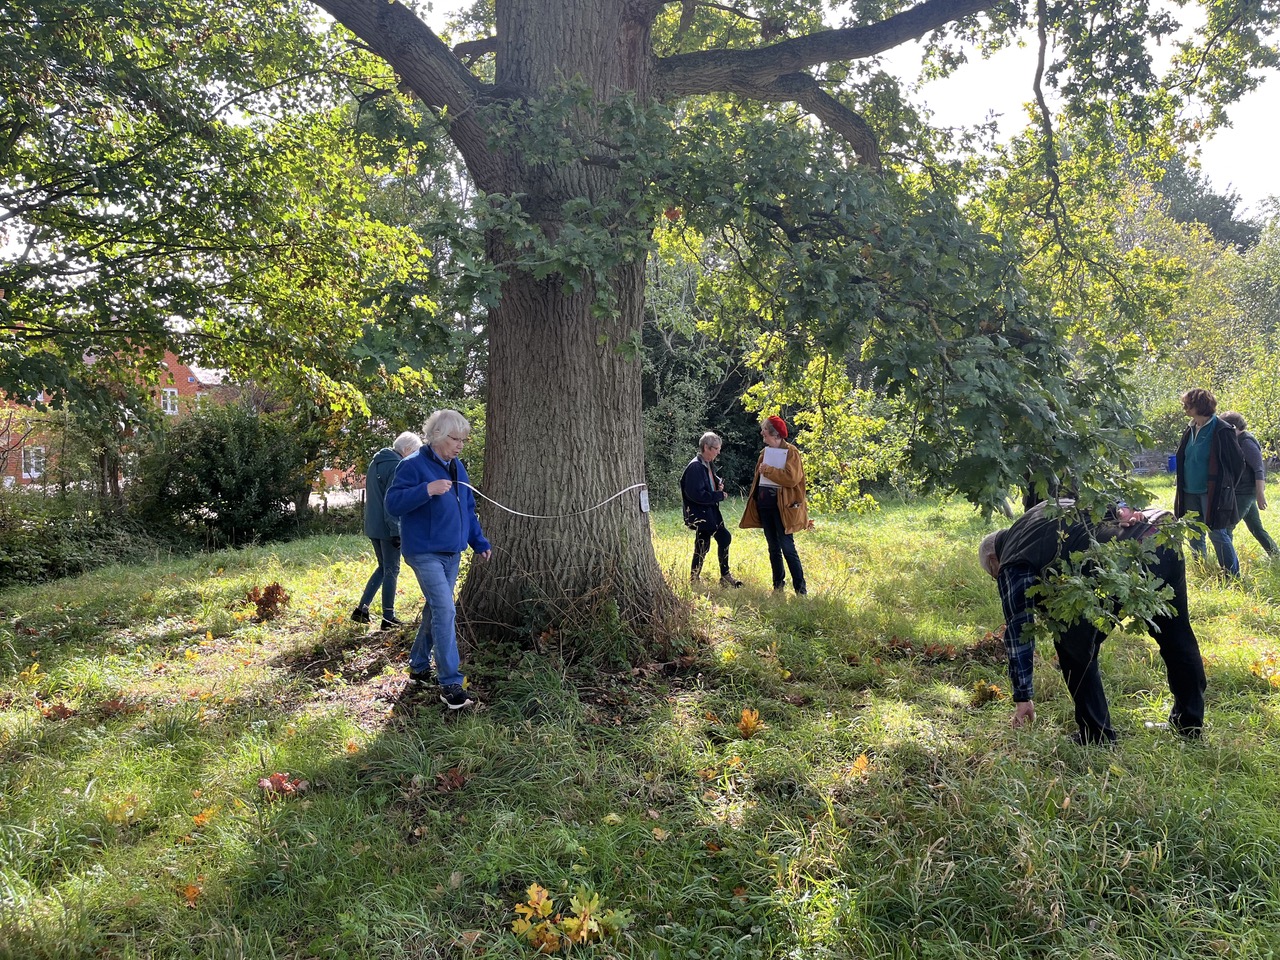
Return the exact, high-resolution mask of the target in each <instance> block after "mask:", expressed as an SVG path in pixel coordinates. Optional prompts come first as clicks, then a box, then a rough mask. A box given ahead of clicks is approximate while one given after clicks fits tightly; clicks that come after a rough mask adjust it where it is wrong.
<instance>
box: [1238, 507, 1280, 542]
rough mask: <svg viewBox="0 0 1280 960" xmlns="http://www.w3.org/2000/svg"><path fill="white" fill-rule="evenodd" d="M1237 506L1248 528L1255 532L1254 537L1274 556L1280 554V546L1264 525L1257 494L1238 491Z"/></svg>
mask: <svg viewBox="0 0 1280 960" xmlns="http://www.w3.org/2000/svg"><path fill="white" fill-rule="evenodd" d="M1236 508H1237V510H1238V511H1239V513H1240V519H1241V520H1243V521H1244V525H1245V527H1246V529H1248V531H1249V532H1250V533H1252V534H1253V539H1255V540H1257V541H1258V543H1260V544H1262V549H1263V550H1265V551H1267V553H1268V555H1270V556H1273V557H1274V556H1276V555H1278V554H1280V547H1277V546H1276V542H1275V541H1274V540H1272V539H1271V534H1269V533H1267V528H1266V527H1264V526H1263V525H1262V515H1261V514H1259V513H1258V498H1257V496H1256V495H1254V494H1239V493H1237V494H1236Z"/></svg>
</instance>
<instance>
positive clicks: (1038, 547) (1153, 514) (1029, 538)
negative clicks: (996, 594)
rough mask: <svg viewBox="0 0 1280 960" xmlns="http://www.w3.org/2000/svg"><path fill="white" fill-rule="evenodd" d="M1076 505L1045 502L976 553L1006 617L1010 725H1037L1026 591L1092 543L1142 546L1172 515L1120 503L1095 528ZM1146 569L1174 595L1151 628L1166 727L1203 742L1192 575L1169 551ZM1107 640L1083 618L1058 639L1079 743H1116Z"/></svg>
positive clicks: (1157, 552) (1160, 550) (1030, 605)
mask: <svg viewBox="0 0 1280 960" xmlns="http://www.w3.org/2000/svg"><path fill="white" fill-rule="evenodd" d="M1073 507H1074V501H1071V500H1060V501H1045V502H1042V503H1040V504H1038V505H1036V506H1035V507H1033V508H1031V509H1030V510H1028V511H1027V512H1026V513H1024V514H1023V515H1022V516H1021V517H1019V518H1018V520H1017V521H1015V522H1014V524H1013V526H1011V527H1009V528H1008V529H1006V530H1000V531H997V532H996V533H993V534H990V535H988V536H987V537H985V538H984V539H983V541H982V543H981V545H980V546H979V548H978V560H979V562H980V563H981V564H982V567H983V569H985V570H986V571H987V573H988V574H990V575H991V576H992V577H993V578H995V580H996V584H997V587H998V588H999V591H1000V603H1001V606H1002V607H1003V609H1004V616H1005V635H1004V643H1005V651H1006V653H1007V655H1008V657H1009V681H1010V683H1011V684H1012V686H1013V699H1014V713H1013V718H1012V720H1011V723H1012V725H1013V726H1015V727H1020V726H1022V725H1024V724H1026V723H1029V722H1031V721H1032V720H1034V719H1035V715H1036V711H1035V700H1034V696H1035V690H1034V684H1033V679H1032V672H1033V663H1034V655H1035V640H1034V638H1033V637H1032V636H1031V635H1030V634H1029V633H1027V632H1026V631H1027V630H1028V628H1029V627H1030V625H1031V622H1032V621H1033V619H1034V615H1035V603H1034V602H1033V601H1032V600H1031V599H1030V598H1028V597H1027V591H1028V590H1029V589H1030V588H1031V587H1032V586H1035V585H1037V584H1039V583H1040V582H1041V580H1042V579H1043V577H1044V575H1045V572H1046V571H1047V570H1048V569H1049V568H1050V567H1052V566H1053V565H1054V564H1055V563H1056V562H1057V561H1058V560H1060V559H1062V558H1065V557H1067V556H1069V555H1070V554H1072V553H1074V552H1076V551H1079V550H1084V549H1085V548H1086V547H1087V546H1088V545H1089V543H1090V542H1091V540H1093V539H1097V540H1099V541H1100V542H1101V541H1106V540H1111V539H1123V540H1128V539H1138V540H1145V539H1147V538H1148V537H1150V536H1152V535H1153V534H1154V533H1155V532H1156V524H1157V523H1158V522H1159V521H1160V520H1161V519H1163V518H1164V517H1167V516H1170V514H1169V512H1168V511H1167V510H1158V509H1156V510H1147V511H1137V510H1133V509H1131V508H1129V507H1127V506H1124V505H1119V506H1117V507H1115V508H1114V510H1113V511H1112V512H1111V515H1110V517H1109V518H1108V519H1109V522H1106V523H1103V524H1100V525H1097V526H1096V527H1095V526H1094V525H1092V524H1091V523H1090V522H1089V521H1088V518H1087V517H1085V516H1084V515H1082V514H1079V513H1077V512H1075V511H1074V509H1073ZM1150 556H1151V559H1150V560H1149V561H1148V562H1147V564H1146V566H1147V570H1148V571H1149V572H1150V573H1151V574H1152V576H1154V577H1156V578H1157V579H1158V580H1160V581H1161V582H1162V583H1164V584H1166V585H1167V586H1169V587H1170V588H1171V589H1172V591H1173V598H1172V599H1171V600H1170V606H1171V610H1170V613H1169V614H1168V615H1165V616H1159V617H1155V618H1153V619H1152V620H1151V621H1150V622H1149V623H1148V624H1147V629H1148V632H1149V633H1150V634H1151V637H1152V639H1153V640H1155V642H1156V645H1157V646H1158V647H1159V649H1160V656H1161V658H1162V659H1163V660H1164V662H1165V670H1166V673H1167V676H1168V681H1169V690H1170V692H1171V693H1172V694H1173V707H1172V709H1171V710H1170V713H1169V726H1170V727H1171V728H1172V729H1174V730H1175V731H1177V732H1178V733H1180V734H1182V735H1183V736H1186V737H1193V738H1194V737H1198V736H1199V735H1200V731H1201V728H1202V726H1203V724H1204V690H1205V673H1204V663H1203V661H1202V660H1201V657H1200V646H1199V643H1198V642H1197V640H1196V635H1195V631H1194V630H1193V629H1192V627H1191V618H1190V614H1189V611H1188V607H1187V576H1186V566H1185V563H1184V561H1183V559H1182V554H1180V553H1179V552H1178V551H1176V550H1174V549H1171V548H1170V547H1168V546H1164V545H1160V546H1157V547H1155V549H1154V552H1153V553H1151V555H1150ZM1105 639H1106V634H1105V633H1104V632H1103V631H1101V630H1099V629H1098V628H1097V627H1096V626H1094V624H1093V623H1091V622H1089V621H1087V620H1080V621H1077V622H1076V623H1074V624H1072V625H1071V626H1069V627H1068V628H1067V629H1066V630H1065V631H1063V632H1062V634H1061V635H1060V636H1055V637H1054V649H1055V651H1056V652H1057V654H1058V665H1059V667H1060V668H1061V669H1062V678H1063V680H1064V681H1065V682H1066V685H1067V692H1068V693H1070V695H1071V700H1072V703H1073V704H1074V706H1075V720H1076V727H1077V733H1076V734H1075V736H1074V737H1073V739H1075V740H1076V741H1077V742H1079V743H1082V744H1088V743H1111V742H1114V740H1115V739H1116V732H1115V729H1114V728H1113V727H1112V726H1111V713H1110V710H1109V708H1108V706H1107V697H1106V693H1105V692H1104V691H1103V688H1102V674H1101V672H1100V671H1099V669H1098V653H1099V651H1100V648H1101V644H1102V641H1103V640H1105Z"/></svg>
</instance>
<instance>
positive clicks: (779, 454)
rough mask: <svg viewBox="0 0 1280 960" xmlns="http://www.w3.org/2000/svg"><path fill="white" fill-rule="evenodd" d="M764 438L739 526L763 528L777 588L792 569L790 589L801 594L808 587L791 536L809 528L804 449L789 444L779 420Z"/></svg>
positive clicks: (764, 427) (763, 429)
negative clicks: (802, 457)
mask: <svg viewBox="0 0 1280 960" xmlns="http://www.w3.org/2000/svg"><path fill="white" fill-rule="evenodd" d="M760 436H761V438H762V439H763V440H764V450H763V451H762V452H761V454H760V459H759V460H757V461H756V474H755V479H754V480H752V483H751V495H750V496H749V497H748V498H747V509H746V510H745V511H743V514H742V521H741V522H740V523H739V524H738V526H739V527H741V528H742V529H744V530H750V529H753V528H760V529H763V530H764V539H765V542H766V543H768V544H769V565H770V566H771V567H772V568H773V589H774V590H781V589H782V588H783V587H784V586H786V582H787V576H786V573H787V570H790V571H791V585H792V586H793V587H794V588H795V591H796V593H797V594H799V595H800V596H803V595H804V594H806V593H808V588H807V586H806V584H805V580H804V567H803V565H801V563H800V554H798V553H797V552H796V542H795V538H794V536H793V535H794V534H795V533H796V532H798V531H800V530H807V529H808V528H809V504H808V502H807V501H806V500H805V489H804V461H803V460H802V459H801V458H800V451H799V450H797V449H796V448H795V446H793V445H792V444H790V443H787V424H786V421H785V420H783V419H782V418H781V417H767V418H766V419H765V420H764V421H763V422H762V423H761V424H760ZM784 560H785V561H786V568H785V569H784V567H783V561H784Z"/></svg>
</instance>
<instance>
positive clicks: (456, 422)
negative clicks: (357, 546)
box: [386, 410, 492, 710]
mask: <svg viewBox="0 0 1280 960" xmlns="http://www.w3.org/2000/svg"><path fill="white" fill-rule="evenodd" d="M470 434H471V424H469V423H467V420H466V417H464V416H463V415H462V414H460V413H458V411H456V410H437V411H436V412H435V413H433V414H432V415H431V417H430V418H429V419H428V420H427V425H426V428H425V429H424V431H423V443H424V445H423V447H422V448H421V449H419V450H418V452H417V453H412V454H410V455H409V456H407V457H405V458H404V459H403V460H401V461H400V463H399V465H398V466H397V467H396V475H395V477H394V479H392V481H391V486H390V487H389V488H388V489H387V497H386V508H387V513H389V514H391V515H392V516H393V517H398V518H399V519H400V553H401V555H402V556H403V557H404V562H405V563H406V564H408V565H409V568H410V569H411V570H413V572H414V574H415V575H416V576H417V578H418V585H419V586H420V587H421V588H422V596H423V597H424V598H425V599H426V607H425V608H424V609H423V611H422V626H420V627H419V628H418V636H417V638H416V639H415V640H414V642H413V649H411V650H410V651H409V680H410V681H411V682H413V683H429V682H430V680H431V655H432V650H433V649H434V651H435V662H436V671H437V673H438V675H439V683H440V700H441V702H442V703H443V704H444V705H445V706H446V707H448V708H449V709H450V710H461V709H462V708H463V707H469V706H471V705H472V704H473V703H475V700H473V699H472V698H471V696H470V695H469V694H468V693H467V692H466V691H465V690H464V689H463V688H462V684H463V675H462V669H461V665H460V663H459V657H458V637H457V634H456V632H455V630H454V618H455V610H454V605H453V589H454V585H455V584H456V583H457V581H458V565H459V562H460V561H461V559H462V551H463V550H465V549H466V548H467V547H468V546H470V547H471V549H472V550H474V551H475V552H476V554H477V555H478V556H479V557H480V558H481V559H483V560H488V559H489V555H490V553H491V552H492V548H491V547H490V546H489V541H488V540H486V539H485V536H484V532H483V531H482V530H481V529H480V518H479V517H477V516H476V498H475V495H474V494H473V493H472V492H471V488H470V487H469V486H464V484H467V483H469V482H470V481H469V480H468V478H467V468H466V467H464V466H463V465H462V461H461V460H459V459H458V454H460V453H461V452H462V445H463V444H464V443H465V442H466V439H467V437H468V436H470Z"/></svg>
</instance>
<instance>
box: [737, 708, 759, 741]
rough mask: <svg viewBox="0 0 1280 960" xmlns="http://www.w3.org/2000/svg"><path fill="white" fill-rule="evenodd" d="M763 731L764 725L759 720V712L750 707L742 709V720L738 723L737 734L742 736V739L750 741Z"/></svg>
mask: <svg viewBox="0 0 1280 960" xmlns="http://www.w3.org/2000/svg"><path fill="white" fill-rule="evenodd" d="M763 729H765V723H764V722H763V721H762V720H761V719H760V714H759V712H758V711H755V710H752V709H751V708H750V707H744V708H743V710H742V719H741V720H739V721H738V732H739V733H741V734H742V739H744V740H750V739H751V738H752V737H754V736H755V735H756V734H757V733H759V732H760V731H761V730H763Z"/></svg>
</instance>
